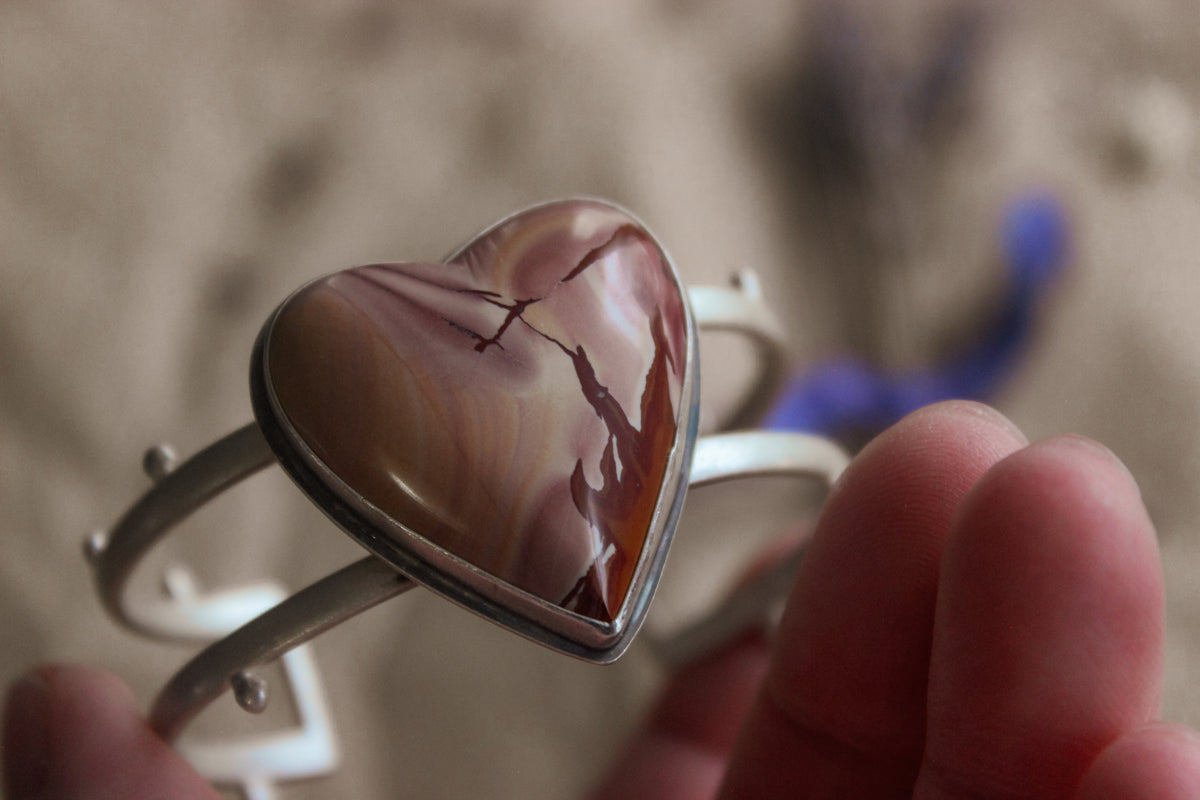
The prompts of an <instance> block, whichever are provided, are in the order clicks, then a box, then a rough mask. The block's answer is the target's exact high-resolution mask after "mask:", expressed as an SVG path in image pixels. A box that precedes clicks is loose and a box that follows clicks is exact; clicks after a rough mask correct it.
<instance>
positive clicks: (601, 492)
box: [266, 200, 687, 621]
mask: <svg viewBox="0 0 1200 800" xmlns="http://www.w3.org/2000/svg"><path fill="white" fill-rule="evenodd" d="M685 337H686V321H685V311H684V305H683V299H682V295H681V289H680V286H679V284H678V282H677V280H676V278H675V276H674V273H673V271H672V270H671V268H670V266H669V265H668V263H667V260H666V258H665V256H664V255H663V253H662V251H661V250H660V249H659V247H658V245H657V244H656V243H655V241H654V239H653V238H652V237H651V236H650V234H649V233H647V232H646V231H645V230H644V229H643V228H642V227H641V226H640V225H639V224H638V223H637V222H635V221H634V220H633V219H631V218H630V217H629V216H628V215H627V214H625V213H624V212H622V211H620V210H618V209H616V208H613V207H611V206H609V205H606V204H603V203H600V202H594V201H583V200H571V201H563V202H559V203H552V204H549V205H545V206H541V207H538V208H535V209H532V210H530V211H526V212H524V213H522V214H520V215H518V216H516V217H513V218H510V219H508V220H506V221H505V222H503V223H501V224H500V225H499V226H497V227H495V228H493V229H491V230H490V231H488V232H486V233H485V234H484V235H483V236H482V237H481V238H479V239H477V240H475V241H474V242H472V243H471V244H470V245H468V247H467V248H466V249H465V250H464V251H462V252H461V253H460V254H459V255H458V256H457V257H455V258H454V259H453V260H451V261H450V262H448V263H445V264H384V265H375V266H367V267H358V268H356V269H351V270H346V271H344V272H340V273H337V274H335V275H331V276H329V277H326V278H324V279H322V280H319V281H317V282H315V283H313V284H310V285H309V286H307V287H305V288H304V289H302V290H301V291H300V292H298V293H297V294H296V295H294V296H293V297H292V298H291V299H289V300H288V301H287V302H286V303H285V304H284V306H283V307H282V308H281V309H280V311H279V313H278V315H277V317H276V319H275V322H274V324H273V327H272V328H271V330H270V332H269V334H268V338H267V343H266V348H267V349H266V360H267V374H268V381H269V384H270V386H271V387H272V389H273V391H274V393H275V397H276V400H277V403H278V407H279V409H280V410H281V411H282V412H283V415H285V416H286V418H287V420H288V421H289V422H290V423H291V425H292V426H293V427H294V429H295V431H296V432H297V434H298V435H299V437H300V438H302V439H303V440H304V442H305V443H307V445H308V446H309V447H310V448H311V450H312V451H313V453H315V454H316V456H317V457H318V458H319V459H320V460H321V461H322V462H323V463H324V464H325V465H326V466H327V467H328V468H329V469H330V470H331V471H332V472H333V473H334V474H335V475H337V476H338V477H339V478H340V479H341V480H342V481H343V482H344V483H345V484H346V485H347V486H348V487H350V488H352V489H353V490H354V491H356V492H358V493H359V494H360V495H361V496H362V497H364V498H365V499H366V500H367V501H369V502H370V503H371V504H372V505H374V506H375V507H376V508H378V509H380V510H382V511H383V512H385V513H386V514H388V515H389V516H390V517H391V518H392V519H394V520H396V521H397V522H399V523H401V524H402V525H403V526H405V527H406V528H407V529H409V530H411V531H413V532H415V533H417V534H419V535H420V536H422V537H424V538H426V539H427V540H429V541H430V542H433V543H434V544H436V545H438V546H440V547H441V548H444V549H445V550H446V551H448V552H450V553H452V554H453V555H455V556H457V557H459V558H461V559H463V560H464V561H467V562H469V563H471V564H473V565H475V566H476V567H478V568H480V569H482V570H484V571H486V572H488V573H490V574H491V575H493V576H495V577H497V578H499V579H501V580H503V581H506V582H508V583H510V584H512V585H514V586H517V587H519V588H521V589H524V590H526V591H528V592H530V593H532V594H534V595H536V596H538V597H541V598H544V599H545V600H548V601H550V602H551V603H554V604H556V605H559V606H561V607H563V608H566V609H569V610H572V611H575V612H577V613H579V614H582V615H585V616H588V617H591V618H594V619H598V620H601V621H609V620H612V619H613V618H614V617H615V615H616V614H617V613H618V611H619V610H620V608H621V606H622V604H623V603H624V601H625V596H626V594H627V593H628V590H629V586H630V582H631V579H632V577H633V571H634V568H635V567H636V565H637V562H638V557H639V555H640V553H641V551H642V547H643V544H644V541H645V538H646V535H647V533H648V531H649V529H650V526H651V522H652V518H653V514H654V510H655V507H656V504H657V502H658V495H659V492H660V489H661V487H662V484H663V480H664V475H665V470H666V466H667V463H668V459H669V457H670V455H671V451H672V448H673V447H674V445H675V442H676V430H677V425H678V424H679V408H680V402H681V399H680V394H681V391H682V386H683V379H684V374H683V373H684V370H685V369H686V368H687V364H686V363H685V362H686V344H685Z"/></svg>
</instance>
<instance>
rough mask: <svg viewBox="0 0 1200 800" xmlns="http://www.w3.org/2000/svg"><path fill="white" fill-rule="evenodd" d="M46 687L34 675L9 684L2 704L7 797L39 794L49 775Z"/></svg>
mask: <svg viewBox="0 0 1200 800" xmlns="http://www.w3.org/2000/svg"><path fill="white" fill-rule="evenodd" d="M48 698H49V689H48V687H47V686H46V682H45V681H44V680H42V679H41V678H40V677H39V676H38V675H37V674H29V675H26V676H25V677H23V678H20V679H19V680H17V681H16V682H15V683H13V684H12V686H11V687H9V690H8V700H7V701H6V703H5V707H4V790H5V796H6V797H8V798H10V800H26V799H27V798H35V797H40V796H42V795H43V793H44V792H45V790H46V786H47V781H48V779H49V777H50V761H49V755H50V753H49V747H48V745H49V719H48V716H49V708H48Z"/></svg>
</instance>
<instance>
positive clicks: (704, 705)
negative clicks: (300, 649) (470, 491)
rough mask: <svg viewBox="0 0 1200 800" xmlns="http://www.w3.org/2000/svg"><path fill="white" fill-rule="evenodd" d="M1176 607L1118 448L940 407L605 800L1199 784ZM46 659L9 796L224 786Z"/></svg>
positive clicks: (656, 729) (848, 486) (91, 795)
mask: <svg viewBox="0 0 1200 800" xmlns="http://www.w3.org/2000/svg"><path fill="white" fill-rule="evenodd" d="M1162 615H1163V597H1162V577H1161V571H1160V568H1159V562H1158V551H1157V546H1156V543H1155V540H1154V533H1153V528H1152V526H1151V523H1150V521H1149V518H1148V517H1147V515H1146V512H1145V509H1144V508H1143V507H1142V504H1141V500H1140V497H1139V495H1138V492H1137V488H1136V486H1135V485H1134V483H1133V481H1132V479H1131V478H1130V477H1129V476H1128V473H1127V472H1126V471H1125V470H1124V468H1123V467H1121V466H1120V464H1119V462H1117V461H1116V460H1115V459H1114V458H1113V457H1112V456H1111V454H1109V453H1108V452H1107V451H1105V450H1104V449H1103V448H1101V447H1099V446H1098V445H1095V444H1093V443H1091V442H1088V441H1086V440H1082V439H1078V438H1074V437H1064V438H1059V439H1054V440H1050V441H1048V442H1043V443H1039V444H1037V445H1033V446H1031V447H1025V441H1024V439H1023V438H1022V437H1021V435H1020V433H1019V432H1017V431H1016V430H1015V429H1014V428H1013V427H1012V426H1011V425H1010V424H1009V423H1007V421H1005V420H1003V419H1002V418H1000V417H999V416H998V415H996V414H994V412H991V411H988V410H986V409H983V408H982V407H980V406H976V405H971V404H963V403H951V404H944V405H940V406H935V407H932V408H929V409H926V410H923V411H921V412H918V413H917V414H914V415H913V416H910V417H909V418H907V419H905V420H904V421H903V422H901V423H900V424H899V425H897V426H896V427H894V428H893V429H891V430H890V431H888V432H887V433H885V434H883V435H882V436H881V437H880V438H879V439H878V440H876V441H875V442H873V443H872V444H871V445H870V446H869V447H868V448H867V449H866V450H865V451H864V452H863V453H862V454H861V455H860V456H859V457H858V458H856V459H855V462H854V464H853V465H852V466H851V467H850V469H849V470H848V471H847V474H846V475H845V476H844V478H843V479H842V480H841V481H840V482H839V485H838V487H837V488H836V490H835V491H834V493H833V495H832V496H831V497H830V499H829V501H828V503H827V505H826V509H825V511H824V512H823V513H822V517H821V521H820V523H819V525H818V528H817V531H816V533H815V535H814V539H813V542H812V544H811V546H810V549H809V555H808V556H807V557H806V560H805V562H804V564H803V566H802V570H801V575H800V577H799V580H798V581H797V584H796V588H795V590H794V591H793V594H792V597H791V599H790V601H789V604H788V609H787V612H786V613H785V616H784V619H783V622H782V625H781V628H780V631H779V636H778V640H777V642H776V643H775V647H774V653H773V654H772V652H771V651H770V649H769V648H768V646H767V644H766V643H765V642H764V641H762V640H761V639H759V638H756V637H753V636H748V637H746V638H745V639H744V640H743V641H741V642H739V643H738V644H736V645H734V646H731V647H729V648H728V649H726V650H725V651H723V652H721V653H718V654H715V655H714V656H711V657H709V658H707V659H705V660H703V661H701V662H698V663H696V664H693V665H690V666H689V667H687V668H685V669H684V670H682V671H681V672H680V673H679V674H677V675H676V676H674V677H673V678H672V679H671V680H670V681H669V683H668V685H667V687H666V689H665V691H664V693H663V696H662V698H661V699H660V701H659V703H658V705H657V706H656V708H655V709H654V711H653V712H652V714H651V716H650V718H649V720H648V722H647V725H646V728H645V729H644V730H643V731H642V732H641V733H639V734H638V735H637V737H636V738H635V739H634V741H633V742H631V744H630V746H629V748H628V749H627V752H626V754H625V755H624V756H623V757H622V758H621V759H620V760H619V761H618V763H617V764H616V765H615V766H614V769H613V771H612V773H611V775H610V776H608V778H607V779H606V780H605V782H604V783H603V785H602V786H601V788H600V789H599V790H598V792H597V794H596V797H597V799H598V800H600V799H601V798H602V799H603V800H608V799H609V798H620V799H621V800H651V799H653V800H699V799H700V798H710V797H713V796H714V795H716V794H717V793H718V787H720V786H721V784H722V781H724V787H723V789H721V790H720V791H721V796H722V797H724V798H739V800H740V799H741V798H779V797H797V796H806V797H853V798H864V799H865V800H872V799H873V798H883V797H894V796H903V797H909V796H912V797H916V798H919V800H936V799H938V798H950V797H970V798H1021V797H1029V798H1076V800H1126V799H1127V798H1128V799H1129V800H1132V798H1140V797H1145V798H1156V800H1182V799H1183V798H1189V800H1194V799H1195V798H1197V797H1200V737H1197V736H1196V735H1195V734H1192V733H1190V732H1188V731H1185V730H1183V729H1181V728H1176V727H1168V726H1159V725H1154V724H1152V721H1153V720H1154V719H1155V718H1156V715H1157V706H1158V698H1159V692H1160V688H1161V678H1162V624H1163V623H1162ZM37 675H38V676H39V677H38V678H37V679H36V680H34V681H33V682H28V681H26V682H23V683H19V684H18V689H17V691H16V692H15V693H14V694H12V695H10V699H9V704H8V709H7V712H6V721H5V733H4V761H5V783H6V789H7V795H6V796H8V797H9V798H10V800H26V799H27V798H56V800H57V799H61V800H73V798H88V799H89V800H97V799H103V798H129V797H155V796H163V797H172V798H186V799H188V800H215V798H217V794H216V793H215V792H214V791H213V790H212V789H211V787H209V786H208V785H207V784H205V783H204V781H203V780H202V779H201V778H200V777H199V776H198V775H196V774H195V773H194V772H192V771H191V769H190V768H189V767H188V766H187V765H186V764H185V763H184V762H183V761H182V760H181V759H179V758H178V757H177V756H176V755H175V753H174V751H173V750H171V749H170V748H169V747H167V746H166V745H165V744H164V743H163V742H162V741H161V740H159V739H157V738H156V737H155V736H154V735H153V733H151V732H150V730H149V729H148V728H147V727H146V726H145V723H144V722H142V720H141V719H140V717H139V716H138V713H137V709H136V705H135V703H134V702H133V699H132V696H131V695H130V693H129V691H128V690H127V689H126V688H125V687H124V686H122V685H121V684H120V683H119V682H118V681H117V680H116V679H115V678H113V677H111V676H108V675H104V674H101V673H97V672H94V671H91V670H86V669H83V668H43V669H42V670H41V671H40V672H38V673H37ZM739 728H740V731H741V732H740V734H739V733H738V730H739Z"/></svg>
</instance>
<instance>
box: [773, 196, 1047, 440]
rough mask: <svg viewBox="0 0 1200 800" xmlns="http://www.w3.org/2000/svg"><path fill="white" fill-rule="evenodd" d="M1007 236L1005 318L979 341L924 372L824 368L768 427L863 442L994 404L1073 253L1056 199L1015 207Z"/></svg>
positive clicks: (851, 362) (846, 361)
mask: <svg viewBox="0 0 1200 800" xmlns="http://www.w3.org/2000/svg"><path fill="white" fill-rule="evenodd" d="M1000 234H1001V236H1000V238H1001V245H1002V247H1003V253H1004V262H1005V266H1006V269H1007V271H1008V286H1007V289H1006V293H1005V294H1006V296H1005V299H1004V305H1003V307H1002V308H1001V311H1000V314H999V316H998V317H997V319H996V320H995V322H994V323H993V324H992V326H991V328H990V330H989V331H988V332H987V333H986V334H985V335H984V336H983V338H982V339H981V340H980V341H978V342H976V343H974V344H973V345H972V346H971V347H970V348H969V349H968V350H967V351H966V352H965V353H963V354H962V355H961V356H959V357H957V358H955V359H952V360H950V361H948V362H947V363H944V364H941V365H937V366H934V367H930V368H926V369H919V370H907V371H900V370H893V371H888V370H881V369H878V368H875V367H872V366H870V365H868V364H866V363H864V362H863V361H861V360H858V359H854V358H843V359H834V360H830V361H826V362H824V363H821V364H818V365H816V366H815V367H813V368H811V369H809V370H807V371H806V372H803V373H801V374H800V375H798V376H796V377H795V378H794V379H793V380H792V381H791V382H790V383H789V384H788V385H787V386H786V387H785V388H784V390H783V392H782V393H781V394H780V397H779V399H778V400H777V401H776V404H775V406H774V407H773V408H772V410H771V411H770V412H769V413H768V415H767V417H766V419H765V420H764V422H763V427H765V428H769V429H771V430H798V431H807V432H811V433H820V434H824V435H826V436H831V437H833V438H835V439H840V440H843V441H855V442H863V441H865V440H866V439H868V438H870V437H871V436H874V435H875V434H876V433H879V432H880V431H882V430H884V429H885V428H887V427H888V426H890V425H891V424H892V423H894V422H896V421H897V420H899V419H900V418H901V417H903V416H904V415H906V414H908V413H909V412H911V411H915V410H916V409H918V408H921V407H922V406H926V405H929V404H930V403H934V402H937V401H939V400H949V399H952V398H962V399H971V400H985V401H986V400H988V399H989V398H990V397H991V396H992V395H993V394H994V393H995V392H996V390H997V389H998V388H999V387H1000V386H1001V385H1002V384H1003V383H1004V382H1005V381H1006V380H1007V379H1008V378H1009V377H1010V376H1011V375H1012V373H1013V371H1014V370H1015V368H1016V366H1017V362H1018V361H1019V360H1020V357H1021V355H1022V353H1023V352H1024V351H1025V349H1026V347H1027V346H1028V344H1029V341H1030V338H1031V335H1032V330H1033V323H1034V314H1035V310H1036V307H1037V304H1038V302H1039V301H1040V300H1041V298H1042V297H1043V296H1044V295H1045V293H1046V291H1047V289H1048V288H1049V287H1050V285H1051V284H1052V283H1053V281H1054V279H1055V278H1056V277H1057V276H1058V275H1059V273H1061V272H1062V270H1063V268H1064V266H1065V264H1066V263H1067V260H1068V255H1069V238H1070V233H1069V225H1068V221H1067V213H1066V210H1065V209H1064V207H1063V205H1062V204H1061V203H1060V202H1059V201H1058V200H1057V199H1055V198H1054V197H1053V196H1051V195H1049V194H1030V195H1026V196H1024V197H1021V198H1019V199H1018V200H1016V201H1015V202H1013V203H1012V204H1011V205H1010V206H1009V207H1008V209H1007V211H1006V212H1005V215H1004V220H1003V223H1002V225H1001V230H1000Z"/></svg>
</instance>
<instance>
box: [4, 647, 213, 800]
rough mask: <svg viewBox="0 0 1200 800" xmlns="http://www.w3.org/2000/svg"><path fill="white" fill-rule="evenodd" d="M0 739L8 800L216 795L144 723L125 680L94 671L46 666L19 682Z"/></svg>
mask: <svg viewBox="0 0 1200 800" xmlns="http://www.w3.org/2000/svg"><path fill="white" fill-rule="evenodd" d="M3 744H4V754H3V755H4V759H3V760H4V789H5V796H6V797H8V798H10V800H35V799H38V798H47V799H48V798H56V800H57V799H58V798H61V800H77V799H78V800H82V798H88V799H89V800H106V799H107V798H112V799H113V800H116V798H129V797H171V798H180V800H219V795H218V794H217V792H216V791H215V790H214V789H213V788H212V787H211V786H210V785H209V784H208V783H207V782H206V781H205V780H204V779H203V778H202V777H200V775H198V774H197V773H196V772H195V771H194V770H193V769H192V768H191V766H189V765H188V764H187V762H185V761H184V760H183V759H182V758H180V756H179V755H178V754H177V753H176V752H175V751H174V750H173V749H171V747H170V746H169V745H167V744H166V743H165V742H163V741H162V740H161V739H159V738H158V737H157V736H156V735H155V734H154V733H153V731H151V730H150V728H149V727H147V725H146V723H145V722H144V721H143V720H142V718H141V716H140V714H139V712H138V707H137V702H136V701H135V699H134V697H133V694H132V693H131V692H130V691H129V689H128V688H127V687H126V686H125V684H123V683H121V681H120V680H119V679H117V678H116V677H114V676H113V675H110V674H108V673H106V672H101V671H99V670H94V669H89V668H86V667H74V666H44V667H40V668H38V669H37V670H35V671H34V672H32V673H30V674H28V675H26V676H25V677H23V678H21V679H19V680H17V681H16V682H15V683H14V684H13V685H12V687H11V688H10V690H9V694H8V702H7V704H6V707H5V712H4V742H3Z"/></svg>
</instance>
